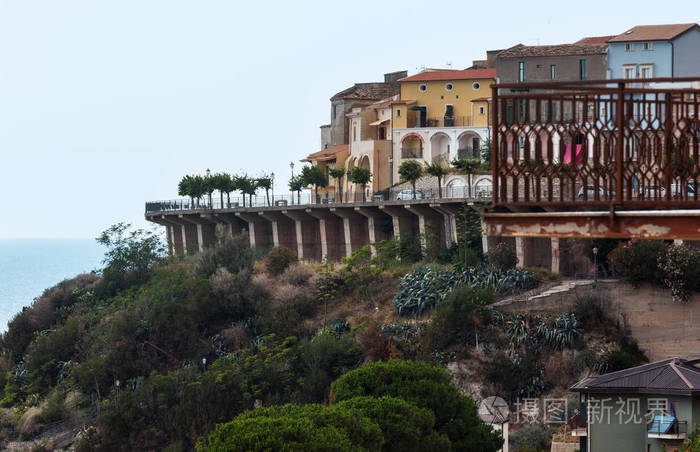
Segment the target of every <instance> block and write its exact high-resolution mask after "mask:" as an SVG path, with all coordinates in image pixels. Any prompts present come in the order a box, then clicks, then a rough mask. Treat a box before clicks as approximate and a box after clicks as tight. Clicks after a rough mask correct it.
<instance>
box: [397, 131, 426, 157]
mask: <svg viewBox="0 0 700 452" xmlns="http://www.w3.org/2000/svg"><path fill="white" fill-rule="evenodd" d="M422 157H423V141H422V140H421V139H420V138H419V137H417V136H415V135H409V136H407V137H406V138H404V139H403V141H401V158H403V159H417V158H422Z"/></svg>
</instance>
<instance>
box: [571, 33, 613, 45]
mask: <svg viewBox="0 0 700 452" xmlns="http://www.w3.org/2000/svg"><path fill="white" fill-rule="evenodd" d="M614 37H615V35H611V36H588V37H586V38H582V39H579V40H578V41H576V42H574V44H577V45H589V44H605V43H606V42H608V41H609V40H610V39H612V38H614Z"/></svg>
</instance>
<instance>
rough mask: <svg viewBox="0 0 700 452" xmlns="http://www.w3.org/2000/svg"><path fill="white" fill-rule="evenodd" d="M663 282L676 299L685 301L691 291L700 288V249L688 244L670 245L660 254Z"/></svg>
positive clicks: (659, 263) (660, 269)
mask: <svg viewBox="0 0 700 452" xmlns="http://www.w3.org/2000/svg"><path fill="white" fill-rule="evenodd" d="M658 265H659V271H660V272H661V274H663V282H664V284H666V287H668V288H670V289H671V295H672V296H673V299H674V300H675V301H679V302H685V301H688V298H689V297H690V292H692V291H697V290H698V289H700V250H698V249H697V248H695V247H692V246H688V245H678V246H673V245H671V246H669V247H668V248H667V250H666V253H665V254H662V255H660V256H659V262H658Z"/></svg>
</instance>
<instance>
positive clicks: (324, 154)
mask: <svg viewBox="0 0 700 452" xmlns="http://www.w3.org/2000/svg"><path fill="white" fill-rule="evenodd" d="M349 148H350V145H349V144H336V145H335V146H330V147H328V148H326V149H321V150H320V151H318V152H314V153H313V154H309V155H307V156H306V158H305V159H303V160H301V161H302V162H310V161H312V160H318V161H320V162H325V161H328V160H333V159H335V156H336V154H338V152H341V151H345V150H347V149H349Z"/></svg>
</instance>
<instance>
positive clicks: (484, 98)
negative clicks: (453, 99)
mask: <svg viewBox="0 0 700 452" xmlns="http://www.w3.org/2000/svg"><path fill="white" fill-rule="evenodd" d="M472 102H491V98H490V97H477V98H476V99H472Z"/></svg>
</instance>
